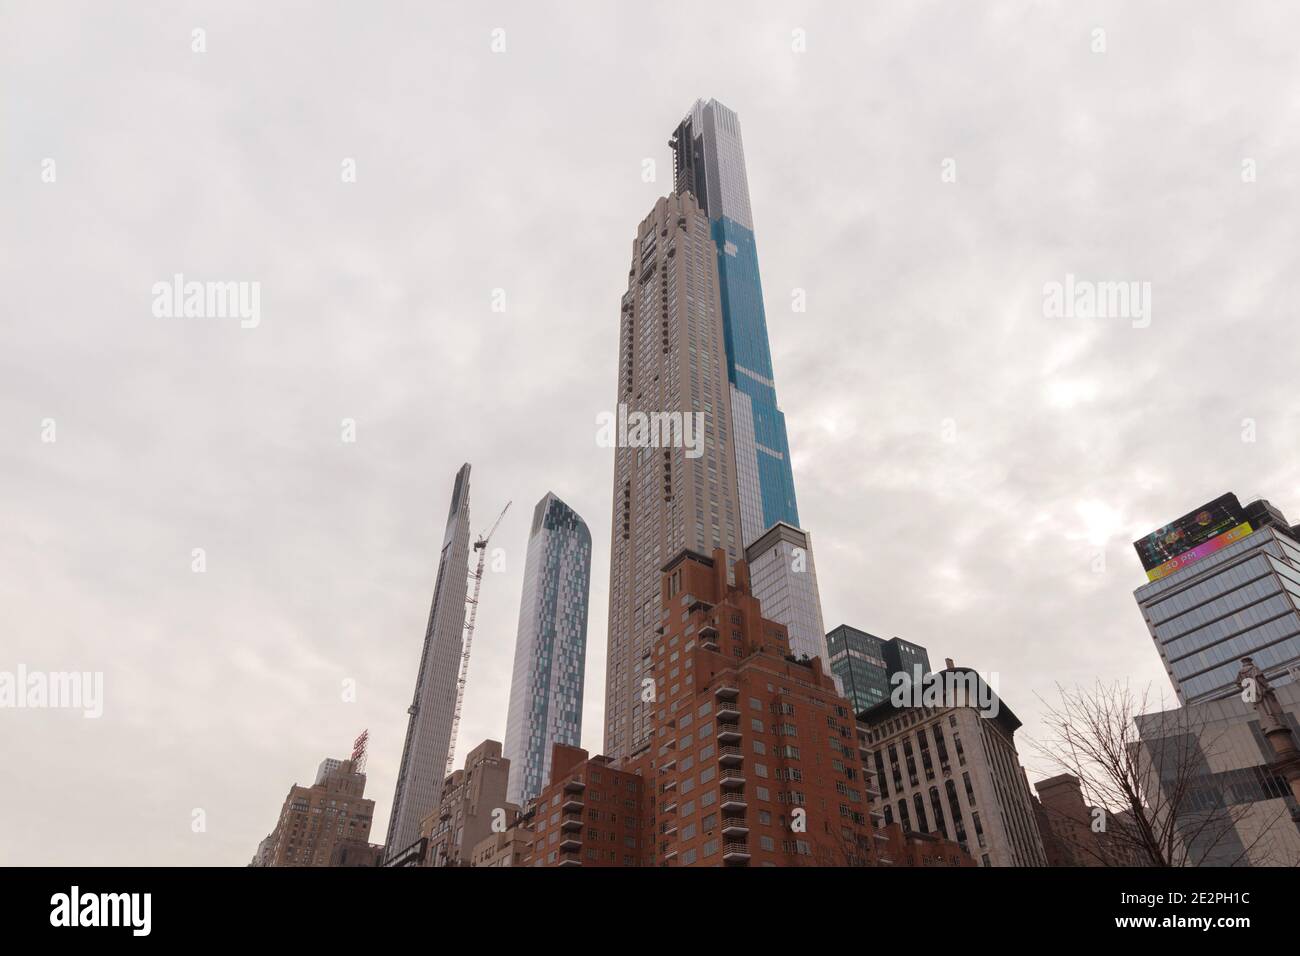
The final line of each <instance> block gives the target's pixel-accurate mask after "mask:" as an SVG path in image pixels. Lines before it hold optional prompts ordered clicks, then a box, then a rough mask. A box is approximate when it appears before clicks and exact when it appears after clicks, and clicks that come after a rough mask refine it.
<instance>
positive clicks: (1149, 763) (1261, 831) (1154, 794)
mask: <svg viewBox="0 0 1300 956" xmlns="http://www.w3.org/2000/svg"><path fill="white" fill-rule="evenodd" d="M1254 534H1259V532H1258V531H1256V532H1254ZM1265 547H1266V550H1264V551H1263V552H1256V557H1257V558H1258V557H1259V556H1260V555H1261V554H1262V555H1265V556H1268V557H1272V556H1273V553H1272V552H1270V551H1268V550H1267V547H1268V545H1267V543H1266V545H1265ZM1241 668H1242V664H1241V662H1240V661H1238V662H1237V672H1238V673H1240V672H1241ZM1270 683H1271V682H1270ZM1242 698H1243V694H1242V692H1241V690H1238V692H1237V693H1236V694H1235V695H1233V696H1229V697H1220V698H1217V699H1215V700H1210V701H1204V702H1202V703H1197V704H1189V705H1187V706H1186V707H1182V708H1179V709H1177V710H1169V711H1163V712H1159V713H1152V714H1144V715H1142V716H1140V717H1138V718H1137V720H1136V723H1137V730H1138V736H1139V738H1140V742H1141V751H1140V757H1139V760H1138V767H1139V768H1140V769H1141V771H1142V773H1143V778H1144V784H1143V793H1144V795H1145V797H1146V802H1147V804H1148V805H1149V806H1151V807H1153V808H1155V810H1154V812H1153V816H1155V817H1156V818H1157V823H1158V824H1164V823H1165V822H1166V821H1168V820H1169V818H1170V815H1168V814H1166V813H1164V812H1163V811H1165V810H1166V809H1167V808H1169V807H1170V806H1172V805H1174V804H1175V803H1176V804H1177V805H1178V807H1179V809H1178V812H1177V813H1176V814H1173V825H1174V827H1175V829H1176V830H1177V831H1178V838H1177V839H1178V847H1177V849H1176V850H1175V853H1176V855H1177V856H1178V857H1179V859H1180V860H1183V859H1185V860H1186V862H1187V863H1188V864H1189V865H1193V866H1289V867H1295V866H1300V802H1298V800H1297V798H1300V757H1292V759H1291V760H1285V759H1280V758H1281V757H1282V753H1281V752H1280V751H1284V750H1285V749H1286V748H1279V747H1278V746H1277V745H1276V744H1275V743H1274V741H1275V740H1276V739H1277V737H1278V736H1282V737H1284V738H1289V740H1290V742H1291V749H1292V750H1294V747H1295V742H1296V741H1300V682H1296V681H1294V680H1292V681H1290V682H1288V683H1285V684H1274V685H1273V686H1272V687H1271V688H1270V693H1269V694H1267V695H1266V699H1267V706H1261V705H1262V704H1264V701H1263V700H1261V701H1260V702H1259V703H1257V704H1252V703H1247V702H1246V701H1245V700H1243V699H1242ZM1287 731H1289V732H1290V733H1289V734H1288V733H1287ZM1288 778H1290V779H1288Z"/></svg>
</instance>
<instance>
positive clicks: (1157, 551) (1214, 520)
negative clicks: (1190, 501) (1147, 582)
mask: <svg viewBox="0 0 1300 956" xmlns="http://www.w3.org/2000/svg"><path fill="white" fill-rule="evenodd" d="M1245 523H1246V513H1245V512H1244V511H1243V510H1242V508H1241V502H1239V501H1238V500H1237V496H1236V495H1234V494H1233V493H1232V492H1228V493H1227V494H1226V495H1220V496H1219V497H1218V498H1215V499H1214V500H1213V501H1211V502H1210V503H1209V504H1205V505H1202V506H1201V507H1199V508H1197V509H1196V510H1195V511H1191V512H1188V513H1187V514H1185V515H1183V516H1182V517H1181V518H1179V519H1178V520H1177V521H1174V522H1171V523H1170V524H1167V525H1165V526H1164V527H1162V528H1157V529H1156V530H1155V531H1153V532H1151V533H1150V534H1149V535H1147V536H1146V537H1145V538H1139V539H1138V540H1137V541H1134V542H1133V548H1134V550H1136V551H1137V554H1138V558H1139V559H1140V560H1141V561H1142V570H1144V571H1147V572H1150V571H1151V570H1152V569H1154V568H1159V567H1162V566H1163V565H1165V564H1166V563H1168V562H1169V561H1171V560H1172V559H1174V558H1176V557H1178V556H1179V555H1180V554H1183V553H1185V552H1187V551H1191V550H1192V549H1194V548H1199V547H1200V546H1201V545H1203V544H1205V543H1206V542H1208V541H1210V540H1211V539H1213V538H1217V537H1218V536H1219V535H1221V534H1223V533H1224V532H1225V531H1230V530H1232V529H1233V528H1236V527H1237V526H1238V525H1242V524H1245ZM1207 553H1208V552H1207ZM1165 573H1166V574H1167V573H1168V572H1165ZM1147 576H1148V577H1151V576H1150V574H1149V573H1148V575H1147ZM1161 576H1162V577H1163V575H1161ZM1152 580H1154V578H1152Z"/></svg>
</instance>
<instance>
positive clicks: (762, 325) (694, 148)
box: [668, 100, 800, 545]
mask: <svg viewBox="0 0 1300 956" xmlns="http://www.w3.org/2000/svg"><path fill="white" fill-rule="evenodd" d="M668 145H669V146H670V147H671V148H672V150H673V168H674V187H675V189H676V190H677V192H679V193H681V192H690V193H692V194H693V195H694V196H695V199H696V201H697V202H698V203H699V205H700V208H701V209H702V210H703V211H704V212H705V213H706V214H707V215H708V217H709V222H710V227H711V231H712V236H713V241H714V244H715V245H716V246H717V248H718V279H719V291H720V295H721V300H722V328H723V339H724V342H725V344H726V352H727V381H728V385H729V392H730V401H731V415H732V427H733V444H734V447H735V456H736V482H737V486H738V491H739V494H740V521H741V538H742V543H743V544H745V545H749V544H751V543H753V542H754V541H755V540H756V539H757V538H758V537H759V535H761V534H762V533H763V532H764V531H766V530H767V529H768V528H770V527H772V525H774V524H776V523H777V522H778V521H784V522H785V523H786V524H788V525H792V526H793V527H795V528H798V527H799V526H800V525H799V507H798V505H797V504H796V502H795V494H794V473H793V471H792V470H791V467H790V442H789V439H788V438H787V437H786V431H785V415H784V414H782V412H781V409H780V408H778V407H777V404H776V384H775V383H774V382H773V379H772V351H771V347H770V346H769V345H768V339H767V317H766V314H765V313H764V311H763V287H762V283H761V282H760V280H759V274H758V247H757V246H756V244H755V242H754V221H753V216H752V214H751V211H750V206H749V180H748V177H747V176H746V174H745V149H744V145H743V144H742V142H741V138H740V120H739V119H738V118H737V117H736V114H735V113H734V112H732V111H731V110H730V109H728V108H727V107H725V106H723V105H722V104H721V103H719V102H718V101H717V100H708V101H707V102H706V101H705V100H698V101H697V102H696V103H695V105H694V107H692V108H691V112H690V114H689V115H687V116H686V118H685V119H683V120H682V121H681V123H680V124H679V125H678V127H677V129H676V131H674V133H673V135H672V139H670V140H669V144H668Z"/></svg>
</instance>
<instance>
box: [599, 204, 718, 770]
mask: <svg viewBox="0 0 1300 956" xmlns="http://www.w3.org/2000/svg"><path fill="white" fill-rule="evenodd" d="M721 310H722V305H721V301H720V298H719V285H718V255H717V247H716V246H715V245H714V243H713V239H712V236H711V233H710V223H709V218H708V216H707V215H706V214H705V213H704V212H703V211H702V210H701V209H700V207H699V205H698V203H697V202H696V200H695V198H694V197H693V196H692V195H690V194H689V193H685V194H682V195H673V196H667V197H664V198H662V199H660V200H659V201H658V202H656V203H655V207H654V209H653V210H652V211H651V213H650V214H649V215H648V216H646V218H645V219H644V220H643V221H642V222H641V225H640V226H639V227H638V229H637V234H636V239H635V240H634V242H633V245H632V261H631V266H630V268H629V270H628V280H627V292H626V293H624V295H623V300H622V307H621V315H620V333H619V375H618V387H617V390H616V393H615V407H616V409H617V411H618V414H617V418H618V421H619V426H618V429H617V431H618V433H619V434H617V435H615V436H613V437H614V439H615V441H614V443H615V445H616V449H615V453H614V502H613V521H612V525H613V528H612V541H611V548H610V584H609V643H608V650H607V659H606V679H605V735H604V737H605V753H606V754H608V755H609V756H611V757H622V756H626V755H627V754H630V753H631V752H632V751H634V750H636V749H637V748H638V747H640V746H641V745H642V744H644V742H645V741H646V740H647V739H648V737H649V734H650V709H651V708H649V707H647V706H646V703H645V701H643V700H642V686H643V684H642V682H643V680H644V679H645V678H646V677H648V676H649V674H648V668H649V667H650V663H651V661H650V651H651V646H652V644H653V641H654V637H655V628H656V627H657V626H658V625H659V622H660V613H661V611H662V608H661V607H660V606H659V569H660V567H661V566H662V565H663V563H664V561H666V560H667V559H668V557H669V556H671V555H674V554H676V553H678V552H679V551H681V550H682V549H684V548H690V549H692V550H696V551H701V552H708V551H711V550H712V549H713V548H714V547H720V548H722V549H724V551H725V552H726V554H727V561H728V563H730V562H733V561H735V560H737V559H739V558H740V557H741V548H742V546H741V532H740V508H739V504H738V502H737V492H736V474H735V464H734V462H735V458H734V455H733V452H732V445H731V442H732V431H731V429H732V423H731V411H730V400H729V397H728V386H727V378H726V346H725V343H724V339H723V330H722V318H721ZM652 415H653V416H658V417H657V418H655V419H650V421H658V422H660V423H661V426H662V427H661V428H659V429H654V428H650V429H647V427H645V421H646V419H644V418H642V417H641V416H652ZM672 416H676V418H675V419H674V418H673V417H672ZM673 421H676V422H678V423H679V425H680V426H681V427H680V428H678V429H676V431H675V432H674V431H673V429H672V423H673ZM633 423H637V426H636V427H633ZM688 426H689V430H690V432H691V434H690V435H689V436H688V435H687V434H686V431H687V427H688ZM625 431H626V434H623V433H624V432H625ZM652 432H653V434H651V433H652ZM665 433H667V434H665ZM687 438H689V439H690V440H689V441H687Z"/></svg>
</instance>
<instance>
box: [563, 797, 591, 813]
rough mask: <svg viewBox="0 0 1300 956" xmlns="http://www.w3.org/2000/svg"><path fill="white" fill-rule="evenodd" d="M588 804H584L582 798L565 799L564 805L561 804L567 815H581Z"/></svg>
mask: <svg viewBox="0 0 1300 956" xmlns="http://www.w3.org/2000/svg"><path fill="white" fill-rule="evenodd" d="M585 806H586V804H585V803H583V802H582V797H576V796H575V797H565V798H564V803H562V804H560V809H562V810H564V812H565V813H581V812H582V808H583V807H585Z"/></svg>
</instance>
